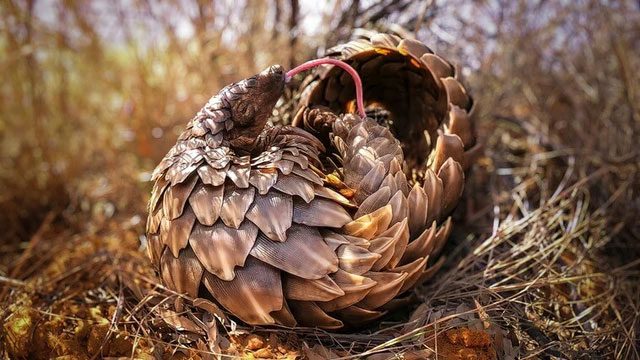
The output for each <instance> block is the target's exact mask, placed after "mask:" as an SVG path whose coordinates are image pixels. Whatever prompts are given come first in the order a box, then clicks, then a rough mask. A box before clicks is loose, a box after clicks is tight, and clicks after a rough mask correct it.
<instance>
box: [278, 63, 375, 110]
mask: <svg viewBox="0 0 640 360" xmlns="http://www.w3.org/2000/svg"><path fill="white" fill-rule="evenodd" d="M324 64H331V65H335V66H337V67H339V68H341V69H342V70H344V71H346V72H347V73H349V75H351V77H352V78H353V82H354V84H355V85H356V106H357V108H358V115H360V116H361V117H362V118H363V119H364V118H365V117H366V115H365V112H364V98H363V95H362V80H360V75H358V72H357V71H356V70H355V69H354V68H352V67H351V66H350V65H349V64H347V63H346V62H344V61H340V60H336V59H330V58H322V59H316V60H311V61H307V62H306V63H303V64H301V65H298V66H296V67H295V68H293V69H291V70H289V71H287V75H286V80H285V81H286V82H289V81H290V80H291V78H292V77H294V76H296V75H297V74H298V73H300V72H303V71H305V70H309V69H311V68H314V67H316V66H319V65H324Z"/></svg>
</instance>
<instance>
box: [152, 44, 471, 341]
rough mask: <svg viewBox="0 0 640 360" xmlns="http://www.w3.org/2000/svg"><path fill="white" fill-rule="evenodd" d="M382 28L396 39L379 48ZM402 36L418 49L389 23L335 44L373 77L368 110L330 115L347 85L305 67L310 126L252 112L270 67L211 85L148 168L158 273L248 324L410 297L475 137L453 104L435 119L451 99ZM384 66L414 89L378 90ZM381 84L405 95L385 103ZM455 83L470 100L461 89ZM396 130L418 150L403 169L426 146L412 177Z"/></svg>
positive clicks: (278, 81)
mask: <svg viewBox="0 0 640 360" xmlns="http://www.w3.org/2000/svg"><path fill="white" fill-rule="evenodd" d="M376 39H377V40H376ZM376 41H377V42H376ZM380 41H383V42H384V44H385V46H391V47H395V48H394V49H396V50H393V49H391V50H390V49H387V48H382V50H384V51H382V50H379V49H378V45H376V44H378V43H380ZM350 44H351V45H350ZM403 44H404V45H403ZM373 45H375V46H373ZM372 46H373V47H375V48H376V49H374V50H372ZM403 46H404V47H403ZM416 48H418V49H423V48H425V47H424V46H423V45H421V44H416V43H415V42H411V41H404V42H400V41H399V40H397V39H396V38H395V37H393V36H389V35H375V36H373V37H372V38H371V39H369V40H360V41H358V42H357V43H355V45H353V44H352V43H349V44H346V45H343V47H342V50H341V53H342V54H348V56H347V55H345V58H347V57H357V58H358V61H357V62H353V64H354V65H357V68H358V69H359V70H360V71H374V72H373V73H372V74H374V73H375V72H376V71H379V72H380V73H381V74H386V75H384V76H382V77H381V80H380V81H379V82H376V81H373V78H372V77H371V75H367V76H365V75H364V74H363V78H364V80H365V83H368V85H367V86H368V87H367V89H370V90H371V94H368V93H367V90H366V89H365V95H367V96H369V97H368V102H369V104H370V105H371V106H372V108H370V110H372V111H379V112H380V113H381V114H382V115H383V116H386V119H385V120H384V121H382V122H381V123H379V122H377V121H374V120H369V119H364V120H363V119H361V118H360V117H358V116H356V115H352V114H343V112H344V111H346V110H348V109H347V107H348V106H350V105H348V104H349V103H350V102H351V100H350V99H349V94H350V93H349V92H347V90H344V89H352V87H350V86H349V81H348V80H349V79H347V78H344V77H343V76H342V75H340V76H333V75H332V76H329V77H326V74H332V72H335V74H336V75H338V74H339V73H338V72H336V71H334V70H331V69H329V72H328V73H327V72H326V71H327V69H321V70H319V71H317V72H316V75H315V76H317V80H318V81H317V82H316V88H314V89H321V88H324V90H322V91H320V90H317V91H318V94H320V93H322V96H320V95H313V94H314V93H315V92H314V91H311V92H309V93H310V94H312V95H313V96H319V99H330V100H331V101H328V102H326V103H322V104H316V103H314V102H312V101H309V102H307V103H306V104H308V105H309V106H308V107H305V108H304V109H302V110H301V111H299V112H298V117H297V124H299V125H301V126H304V127H306V129H307V130H308V131H306V130H303V129H301V128H298V127H289V126H280V125H276V126H266V125H265V124H266V122H267V118H268V117H269V115H270V114H271V111H272V109H273V107H274V105H275V103H276V101H277V100H278V98H280V97H281V96H282V93H283V88H284V83H285V76H284V72H283V71H282V68H280V67H278V66H274V67H271V68H269V69H267V70H265V71H263V72H262V73H260V74H258V75H256V76H254V77H252V78H249V79H246V80H243V81H240V82H238V83H236V84H232V85H230V86H228V87H226V88H225V89H223V90H222V91H221V92H220V93H219V94H217V95H216V96H214V97H213V98H211V100H210V101H209V102H208V103H207V105H205V107H204V108H203V109H202V110H201V111H200V112H199V113H198V114H197V115H196V116H195V117H194V119H192V120H191V122H190V123H189V124H188V126H187V128H186V130H185V131H184V133H183V134H182V135H181V136H180V138H179V140H178V142H177V143H176V145H175V146H174V147H173V148H172V149H171V150H170V151H169V153H168V154H167V156H166V157H165V158H164V159H163V160H162V162H161V163H160V164H159V165H158V167H157V168H156V170H155V171H154V175H153V180H154V181H155V185H154V188H153V191H152V195H151V199H150V202H149V218H148V221H147V235H148V253H149V257H150V258H151V260H152V262H153V264H154V266H155V267H156V268H157V269H158V272H159V274H160V275H161V277H162V279H163V282H164V284H165V285H166V286H167V287H169V288H170V289H173V290H175V291H177V292H180V293H184V294H186V295H187V296H188V297H190V298H194V299H195V301H194V304H195V303H198V304H206V303H207V300H211V301H214V302H216V303H217V304H219V305H220V306H222V307H223V308H224V309H226V310H227V311H228V312H230V313H231V314H233V315H234V316H235V317H237V318H239V319H240V320H242V321H244V322H246V323H249V324H254V325H265V324H281V325H285V326H296V325H303V326H318V327H321V328H326V329H338V328H342V327H345V326H361V325H363V324H364V323H365V322H368V321H373V320H375V319H378V318H380V317H381V316H383V315H384V314H385V313H386V312H387V311H389V310H392V309H394V308H395V307H397V306H400V305H402V304H405V303H406V302H407V301H409V300H408V299H409V297H408V296H406V295H408V294H410V291H411V289H412V288H413V287H415V286H416V285H417V284H420V283H421V282H423V281H425V280H426V279H428V278H429V277H431V276H433V275H434V273H435V272H436V271H437V269H438V268H439V266H441V265H442V258H440V259H438V254H439V252H440V251H441V250H442V247H443V245H444V243H445V241H446V239H447V237H448V235H449V233H450V231H451V226H452V223H451V220H450V218H448V217H447V215H448V213H449V212H450V211H451V210H452V209H453V207H454V206H455V204H456V203H457V201H458V199H459V197H460V194H461V192H462V188H463V185H464V174H463V170H462V169H463V165H464V166H467V165H468V164H469V162H468V161H467V160H466V159H467V157H466V156H467V152H468V150H467V148H468V147H469V148H470V147H471V145H472V141H473V140H474V138H473V131H472V129H471V127H470V124H471V122H470V120H469V116H468V115H467V112H466V111H467V107H465V108H464V109H465V110H464V111H463V113H461V114H457V115H456V116H458V115H459V116H458V118H453V117H451V118H449V119H445V118H446V110H447V106H449V107H450V108H451V109H452V110H455V107H454V105H453V104H449V105H447V101H446V99H447V98H452V99H453V98H454V97H453V96H448V92H447V90H446V89H448V87H447V86H446V85H443V84H444V83H445V82H444V81H442V80H440V79H441V78H442V77H443V76H442V74H441V73H438V72H436V71H435V70H434V69H435V67H434V66H433V65H431V67H429V66H427V65H425V63H423V62H418V61H417V60H416V59H419V60H420V61H422V60H421V59H422V58H421V56H415V55H416ZM397 49H400V50H402V49H404V50H402V51H400V50H397ZM362 53H364V54H365V55H362ZM412 54H413V55H412ZM387 57H389V58H388V59H389V61H387V60H388V59H387ZM365 60H367V61H365ZM371 61H374V62H375V63H373V65H367V64H369V63H370V62H371ZM358 64H359V65H358ZM416 64H417V65H416ZM426 64H428V62H426ZM445 64H446V63H445ZM374 65H375V66H374ZM440 65H442V64H440ZM436 66H439V65H436ZM443 66H444V65H443ZM369 67H371V69H369V70H367V69H368V68H369ZM323 71H324V73H323ZM323 74H324V75H323ZM414 75H417V76H414ZM436 75H437V76H436ZM394 76H395V77H399V78H400V79H404V80H405V81H407V82H409V81H411V82H412V84H413V83H416V84H422V85H420V86H421V87H419V89H420V91H417V92H416V94H413V92H412V91H409V92H407V91H406V90H405V92H404V93H402V88H403V87H402V86H400V87H397V88H395V87H389V86H388V84H389V83H390V82H393V79H394ZM419 76H422V80H421V81H420V79H419V78H418V77H419ZM331 79H333V80H331ZM382 79H384V80H382ZM409 79H412V80H409ZM325 80H326V81H325ZM327 89H328V90H327ZM376 89H378V90H376ZM389 89H393V90H394V91H389ZM404 89H407V88H406V87H404ZM457 90H459V89H457ZM457 90H456V91H457ZM349 91H353V90H349ZM395 91H398V93H400V94H404V95H406V96H407V97H415V98H416V100H415V101H414V102H412V103H409V102H406V101H405V102H398V103H397V104H396V103H395V100H393V101H391V100H389V99H397V98H398V93H396V92H395ZM326 95H329V96H326ZM418 95H420V96H421V97H420V98H419V99H418ZM456 96H459V97H460V99H461V100H460V99H458V100H460V101H461V102H460V104H461V105H465V104H463V103H465V102H466V105H465V106H470V104H471V101H470V99H468V97H466V95H465V94H464V92H463V91H462V95H460V94H459V93H458V94H457V95H456ZM442 99H445V100H442ZM458 100H456V101H458ZM376 103H378V104H382V105H383V106H382V107H379V108H376V106H375V104H376ZM411 104H418V105H417V106H416V105H411ZM442 104H444V105H442ZM316 105H324V106H325V107H316ZM376 109H377V110H376ZM416 114H417V115H416ZM445 120H446V121H447V122H448V124H449V126H445V127H443V128H438V126H439V125H440V124H442V123H443V122H445ZM389 121H392V122H389ZM388 124H391V125H392V126H391V131H390V130H389V128H388V127H387V126H386V125H388ZM406 124H409V125H410V126H406ZM394 126H395V127H394ZM403 127H405V128H406V129H403ZM454 130H455V131H454ZM424 131H426V132H427V133H429V134H430V136H431V138H433V139H437V141H436V146H435V150H434V151H432V152H430V151H429V150H430V146H428V142H426V141H422V140H420V141H418V137H417V136H416V135H415V134H422V133H423V132H424ZM458 134H460V135H458ZM396 137H397V138H398V139H399V140H401V141H402V142H411V141H416V142H417V144H418V145H415V146H421V147H420V148H419V149H426V150H425V151H426V153H424V154H421V153H417V152H416V155H415V156H412V157H411V159H414V160H412V161H411V164H413V165H412V166H416V167H418V165H416V164H418V163H419V161H418V160H416V159H420V161H422V163H424V159H427V158H429V159H431V160H430V161H429V162H428V164H429V165H428V166H427V167H424V166H422V167H420V170H422V171H423V172H424V176H423V179H420V180H421V181H420V182H415V181H413V180H412V179H407V175H406V174H405V170H406V169H403V168H408V165H407V162H406V161H405V154H404V152H403V148H402V146H401V142H400V141H398V139H397V138H396ZM466 141H469V143H467V142H466ZM425 144H426V145H425ZM467 146H468V147H467ZM416 149H418V148H416ZM176 305H177V306H178V307H180V306H181V304H180V303H178V304H176ZM209 308H213V307H209Z"/></svg>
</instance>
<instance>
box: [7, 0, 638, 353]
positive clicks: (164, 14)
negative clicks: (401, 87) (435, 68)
mask: <svg viewBox="0 0 640 360" xmlns="http://www.w3.org/2000/svg"><path fill="white" fill-rule="evenodd" d="M292 3H296V2H295V1H293V2H285V1H274V2H258V1H255V2H252V1H249V3H248V4H249V5H248V7H247V10H246V13H245V20H244V21H243V26H237V24H238V20H236V18H237V16H238V13H237V10H234V8H233V7H228V6H223V5H217V6H218V8H216V9H215V11H213V10H211V9H209V8H207V7H205V6H200V7H199V6H197V5H194V4H186V5H185V4H181V5H184V6H179V4H178V3H174V4H169V5H167V6H166V7H150V6H149V5H147V3H145V2H135V3H133V4H129V6H128V7H125V6H124V4H120V3H113V4H114V5H110V7H109V9H108V10H109V11H107V13H112V14H119V15H120V16H113V17H109V16H101V14H103V13H104V10H105V9H101V8H100V7H99V6H97V5H95V3H93V4H90V3H88V2H82V1H79V2H73V1H69V2H60V3H57V2H54V6H52V7H51V8H50V9H49V8H46V7H45V8H42V6H43V5H42V3H40V2H37V1H36V2H32V1H24V2H20V1H15V2H13V1H5V2H2V3H1V5H0V9H1V13H2V14H3V15H2V16H1V17H0V25H1V26H2V29H3V30H4V31H3V34H2V36H1V37H0V54H2V55H3V56H2V57H1V59H2V60H0V69H2V71H3V74H6V76H4V77H3V82H2V84H0V107H1V111H0V119H1V120H2V121H0V138H1V139H2V142H1V145H0V154H1V155H0V168H1V169H3V170H2V171H0V188H3V189H10V191H4V192H2V194H0V209H1V210H2V215H0V227H1V228H2V229H3V231H2V234H0V308H1V309H2V310H0V318H2V319H3V320H2V321H1V323H2V324H3V325H2V328H1V330H0V353H2V354H3V356H4V357H5V358H22V357H32V358H48V357H50V356H53V355H72V356H75V357H76V358H97V357H100V356H125V357H135V358H154V357H159V356H162V355H163V356H165V357H167V356H170V355H173V356H174V357H184V358H188V357H191V358H210V357H211V356H213V355H212V354H211V353H212V352H213V353H221V352H223V353H225V354H227V355H228V356H229V357H231V356H233V355H244V356H246V357H250V356H253V357H258V356H267V357H276V356H277V357H283V358H286V357H289V358H296V357H298V358H300V357H307V358H310V359H322V358H328V357H337V358H344V359H348V358H356V357H365V356H371V357H372V358H374V359H375V358H381V359H384V358H389V357H390V356H392V355H393V354H397V355H398V356H404V357H405V358H412V357H413V358H421V357H424V356H427V354H428V353H432V352H435V351H437V352H438V353H439V354H440V355H441V357H445V358H447V357H451V358H454V356H462V355H464V354H467V355H469V356H471V355H475V356H476V357H477V358H493V356H498V357H499V358H512V357H518V358H545V357H555V358H592V357H601V358H623V359H627V358H631V359H633V358H640V354H639V352H640V350H639V349H638V331H639V330H640V285H639V284H640V241H639V240H640V223H639V222H638V221H637V218H638V216H640V197H639V196H638V194H637V193H638V191H639V190H638V189H640V153H639V152H638V150H637V149H636V147H637V146H636V143H637V139H639V138H640V85H639V84H640V71H639V70H640V25H639V24H640V9H639V6H638V4H637V3H633V2H631V1H626V2H625V1H621V2H616V3H613V4H608V5H604V4H601V3H600V2H597V1H591V0H588V1H582V2H567V3H566V4H563V5H562V4H558V3H557V2H547V1H539V2H536V1H534V2H530V1H522V2H498V3H497V4H488V3H487V4H485V3H484V2H480V3H477V4H475V5H468V3H466V4H463V2H460V3H459V2H458V1H456V0H454V1H450V2H446V3H441V2H433V3H431V2H424V3H423V2H412V1H400V2H391V1H383V2H380V3H378V4H376V5H372V6H370V7H367V6H366V5H363V4H361V5H359V6H358V5H357V3H356V5H351V3H346V2H345V3H342V2H338V4H337V5H335V6H342V7H343V8H344V9H345V10H346V11H344V12H342V13H343V14H344V15H343V16H342V17H341V18H335V17H333V18H332V17H330V16H328V15H327V14H331V12H332V10H333V9H332V8H327V9H325V10H324V11H325V12H324V13H323V14H319V15H318V18H319V19H320V21H321V22H322V24H324V25H323V28H324V29H335V30H331V31H320V32H314V31H311V30H312V29H310V28H308V27H305V26H304V25H300V26H299V27H298V28H299V31H298V32H293V33H292V32H290V31H289V30H290V28H291V27H293V28H295V27H296V26H297V25H298V24H304V23H305V21H306V20H309V18H310V15H309V14H308V13H306V12H305V11H307V10H308V9H305V7H304V6H303V7H302V8H301V9H300V14H299V15H298V16H297V17H296V16H293V17H291V16H290V15H291V14H292V13H294V14H295V13H296V12H295V11H294V12H292V11H291V9H292V8H291V4H292ZM30 4H34V5H33V7H31V5H30ZM276 5H277V6H276ZM45 12H46V13H48V14H49V15H48V17H47V16H43V14H44V13H45ZM262 14H267V16H263V15H262ZM183 18H184V19H183ZM176 19H183V20H184V21H185V22H187V23H189V24H190V26H191V27H192V29H193V32H192V34H191V36H188V37H180V36H174V34H175V29H176V28H177V27H179V26H181V25H180V24H179V23H178V22H177V20H176ZM372 22H373V23H372ZM388 22H394V23H398V24H400V25H402V26H404V28H406V29H408V30H409V31H414V32H416V33H417V35H418V37H419V38H420V39H422V40H425V41H426V42H427V43H428V44H433V47H434V49H436V50H438V51H439V52H444V53H445V55H447V57H449V58H452V59H456V60H457V61H458V63H459V64H460V67H461V71H462V74H463V75H465V76H466V82H467V83H468V84H469V85H470V88H471V91H472V93H473V94H474V96H475V100H476V103H477V104H479V105H480V106H479V108H478V113H477V115H478V117H477V118H478V130H479V132H480V135H481V138H482V140H483V142H484V143H485V149H486V153H485V156H484V157H483V158H481V159H480V160H479V162H478V164H477V165H476V167H475V169H474V172H473V174H472V175H471V177H470V181H469V183H468V186H467V188H466V191H465V201H464V203H463V204H462V205H461V206H459V207H458V209H457V210H456V217H457V218H458V219H457V224H459V226H457V227H456V229H455V230H454V234H453V236H452V240H451V242H450V244H449V245H448V248H447V249H445V254H447V258H446V262H445V266H444V267H443V269H442V270H441V272H440V273H439V275H438V276H436V277H435V279H433V280H432V281H431V282H429V283H428V284H426V285H425V286H423V287H421V288H419V289H418V290H417V291H416V295H417V297H418V299H419V300H420V301H419V302H418V303H417V304H416V306H417V307H416V308H415V309H412V311H411V313H401V314H393V315H392V316H391V317H388V318H386V319H385V320H384V321H383V322H382V323H380V324H378V325H377V326H376V327H375V328H371V329H361V330H360V331H358V332H356V333H328V332H324V331H318V330H315V329H296V330H295V331H293V330H288V329H279V328H276V329H269V328H258V329H250V328H246V327H243V326H242V325H240V324H235V323H233V322H232V321H231V319H228V318H226V317H225V316H224V315H222V316H221V317H220V319H223V320H224V321H223V323H224V325H221V324H220V323H218V325H217V326H215V327H213V326H209V327H207V326H205V328H206V329H208V335H209V336H208V337H206V336H203V335H197V336H196V335H194V334H193V333H190V332H185V331H177V330H176V329H175V327H176V326H178V327H192V326H193V325H194V324H195V325H206V324H198V321H199V320H198V318H197V317H196V318H193V319H192V320H193V322H194V324H191V323H188V322H187V323H185V322H182V323H176V321H177V320H175V318H173V317H171V316H170V315H171V314H168V313H166V312H164V313H163V314H164V318H165V320H168V323H169V325H167V323H165V322H164V321H162V320H161V319H160V318H161V317H160V316H158V313H159V311H158V310H160V309H162V308H163V305H164V304H168V303H171V302H173V301H174V300H175V298H176V297H178V296H180V295H178V294H173V293H171V292H170V291H169V290H167V289H164V288H163V287H162V286H161V285H159V284H158V283H157V281H156V279H155V275H154V274H153V273H152V272H151V271H150V269H149V267H148V265H147V262H146V259H145V257H144V254H143V253H141V252H140V251H139V250H140V245H139V244H140V240H141V236H142V234H143V233H144V224H143V222H144V217H145V204H146V201H147V191H148V189H149V184H147V183H146V182H145V179H146V178H147V177H148V171H149V170H150V169H151V168H152V167H153V165H154V164H155V163H156V161H158V160H159V158H160V157H161V156H162V155H163V154H164V152H165V151H166V149H167V148H168V146H169V145H170V144H172V143H173V141H174V140H175V137H176V136H177V131H178V130H179V129H180V128H181V127H182V126H183V124H184V121H185V120H186V119H188V118H189V117H190V115H191V114H192V113H193V112H194V111H195V110H196V109H197V108H198V107H199V106H200V105H201V104H202V103H203V102H204V101H205V100H206V98H208V96H209V95H210V94H212V93H214V92H215V91H217V89H218V88H220V87H221V86H223V85H224V84H226V83H228V82H230V81H232V80H234V79H237V78H239V77H241V76H244V75H246V74H249V73H252V72H253V71H255V70H256V69H258V68H261V67H263V66H265V65H267V64H269V63H272V62H280V63H285V64H289V63H290V62H296V61H300V60H302V59H305V58H308V57H311V56H314V54H315V49H316V48H317V47H319V46H321V45H322V44H324V43H325V42H326V41H329V42H336V41H338V40H340V39H344V37H345V36H346V35H347V34H348V33H349V32H350V31H349V29H351V28H352V27H353V26H374V27H378V28H382V29H389V28H392V29H397V28H396V27H394V26H390V25H388ZM105 23H106V25H105ZM183 25H184V24H183ZM113 28H117V29H119V30H117V31H114V30H105V29H113ZM289 34H296V36H292V35H289ZM228 37H231V38H232V39H233V41H229V40H228V39H227V38H228ZM293 38H295V39H293ZM225 39H227V40H225ZM264 44H269V46H265V45H264ZM292 54H293V55H292ZM140 298H141V299H142V301H138V299H140ZM185 303H186V304H187V306H186V309H187V311H188V312H192V313H195V314H198V315H199V314H200V311H201V310H199V309H198V308H197V307H194V306H192V305H191V304H190V300H189V299H186V300H185ZM187 316H188V315H187ZM208 320H211V322H209V323H208V324H215V323H216V320H214V319H213V318H211V319H208ZM171 324H173V325H171ZM195 329H198V330H196V331H199V332H202V330H201V329H202V327H201V326H199V327H197V328H194V330H195ZM202 334H204V332H202ZM487 338H488V339H489V340H490V344H488V345H487V344H486V341H485V340H486V339H487ZM52 354H53V355H52ZM461 354H462V355H461Z"/></svg>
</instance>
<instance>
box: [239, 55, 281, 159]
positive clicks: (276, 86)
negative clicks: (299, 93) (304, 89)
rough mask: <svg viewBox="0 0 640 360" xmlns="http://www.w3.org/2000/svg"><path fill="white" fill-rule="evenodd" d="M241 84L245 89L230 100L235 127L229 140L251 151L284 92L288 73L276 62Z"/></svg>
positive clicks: (240, 147)
mask: <svg viewBox="0 0 640 360" xmlns="http://www.w3.org/2000/svg"><path fill="white" fill-rule="evenodd" d="M237 85H238V87H240V88H243V89H242V90H244V91H239V92H238V93H237V95H238V96H237V97H236V98H234V99H233V101H230V109H229V110H230V111H231V118H232V119H233V129H231V131H229V140H230V143H231V145H232V146H233V147H234V148H237V149H243V150H249V151H250V149H251V147H252V144H253V142H254V140H255V139H256V138H257V137H258V135H259V134H260V132H261V131H262V129H263V128H264V126H265V124H266V123H267V120H268V119H269V116H270V115H271V112H272V110H273V107H274V106H275V104H276V102H277V101H278V99H279V98H280V96H282V94H283V91H284V85H285V72H284V69H283V68H282V66H280V65H273V66H271V67H269V68H267V69H265V70H263V71H262V72H261V73H259V74H256V75H254V76H252V77H250V78H248V79H245V80H243V81H241V82H240V83H238V84H237Z"/></svg>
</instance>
